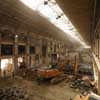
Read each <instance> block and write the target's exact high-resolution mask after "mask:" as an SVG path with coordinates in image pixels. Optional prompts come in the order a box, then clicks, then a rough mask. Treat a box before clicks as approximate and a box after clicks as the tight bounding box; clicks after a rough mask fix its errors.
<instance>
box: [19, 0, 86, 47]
mask: <svg viewBox="0 0 100 100" xmlns="http://www.w3.org/2000/svg"><path fill="white" fill-rule="evenodd" d="M20 1H21V2H23V3H24V4H25V5H27V6H28V7H30V8H31V9H33V10H35V11H38V12H40V13H41V14H42V15H43V16H44V17H46V18H47V19H48V20H49V21H50V22H51V23H53V24H54V25H55V26H56V27H58V28H59V29H61V30H62V31H64V32H65V33H66V34H67V35H69V36H71V37H72V38H74V39H75V40H76V41H78V42H79V43H80V44H81V45H83V46H87V45H86V44H85V42H84V41H83V39H82V37H81V36H80V34H79V33H78V31H77V30H76V29H75V27H74V26H73V25H72V23H71V21H70V20H69V19H68V17H67V16H66V15H65V14H64V12H63V11H62V10H61V8H60V7H59V5H58V4H57V3H56V1H55V0H20Z"/></svg>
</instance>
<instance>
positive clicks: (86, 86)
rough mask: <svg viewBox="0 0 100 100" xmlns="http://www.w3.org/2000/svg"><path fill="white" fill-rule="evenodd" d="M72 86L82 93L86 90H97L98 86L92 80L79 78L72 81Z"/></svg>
mask: <svg viewBox="0 0 100 100" xmlns="http://www.w3.org/2000/svg"><path fill="white" fill-rule="evenodd" d="M70 87H71V88H73V89H76V90H79V91H80V92H81V93H85V92H87V93H88V92H90V91H93V92H96V88H95V86H94V85H92V84H91V83H90V82H88V81H84V80H81V79H77V80H74V81H72V82H70Z"/></svg>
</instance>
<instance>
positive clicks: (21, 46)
mask: <svg viewBox="0 0 100 100" xmlns="http://www.w3.org/2000/svg"><path fill="white" fill-rule="evenodd" d="M18 54H19V55H23V54H25V46H23V45H19V46H18Z"/></svg>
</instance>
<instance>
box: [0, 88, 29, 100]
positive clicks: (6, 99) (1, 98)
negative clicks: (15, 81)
mask: <svg viewBox="0 0 100 100" xmlns="http://www.w3.org/2000/svg"><path fill="white" fill-rule="evenodd" d="M0 100H29V96H28V95H27V93H26V92H25V91H24V90H23V89H22V88H17V87H6V88H1V89H0Z"/></svg>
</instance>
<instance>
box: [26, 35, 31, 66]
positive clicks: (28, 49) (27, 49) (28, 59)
mask: <svg viewBox="0 0 100 100" xmlns="http://www.w3.org/2000/svg"><path fill="white" fill-rule="evenodd" d="M26 64H27V67H31V65H30V39H29V36H27V43H26Z"/></svg>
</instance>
